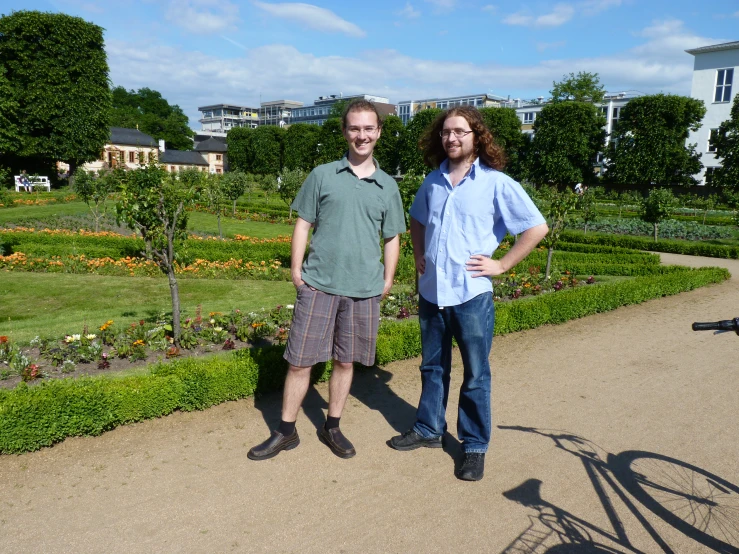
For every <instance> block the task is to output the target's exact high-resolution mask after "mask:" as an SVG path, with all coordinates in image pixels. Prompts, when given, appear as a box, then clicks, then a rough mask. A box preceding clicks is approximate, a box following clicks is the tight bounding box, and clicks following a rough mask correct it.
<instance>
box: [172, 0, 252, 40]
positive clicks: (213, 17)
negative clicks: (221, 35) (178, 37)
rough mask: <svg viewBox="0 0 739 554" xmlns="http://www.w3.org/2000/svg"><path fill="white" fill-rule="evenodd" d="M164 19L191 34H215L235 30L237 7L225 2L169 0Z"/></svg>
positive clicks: (216, 0)
mask: <svg viewBox="0 0 739 554" xmlns="http://www.w3.org/2000/svg"><path fill="white" fill-rule="evenodd" d="M165 17H166V19H167V21H171V22H172V23H174V24H175V25H177V26H179V27H182V28H183V29H185V30H186V31H189V32H191V33H196V34H208V33H216V32H219V31H223V30H226V29H234V28H235V26H236V23H238V22H239V7H238V6H236V5H235V4H232V3H230V2H228V1H226V0H170V2H169V4H168V6H167V10H166V13H165Z"/></svg>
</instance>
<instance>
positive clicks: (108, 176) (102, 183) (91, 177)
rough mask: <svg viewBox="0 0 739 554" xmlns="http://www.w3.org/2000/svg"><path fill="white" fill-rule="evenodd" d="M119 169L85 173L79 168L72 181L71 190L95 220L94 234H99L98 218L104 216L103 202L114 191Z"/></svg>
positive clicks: (118, 179) (118, 177)
mask: <svg viewBox="0 0 739 554" xmlns="http://www.w3.org/2000/svg"><path fill="white" fill-rule="evenodd" d="M122 171H123V170H121V169H112V170H102V171H99V172H97V173H96V172H94V171H85V170H84V169H82V168H79V169H78V170H77V171H76V172H75V174H74V177H73V179H72V190H74V192H75V194H76V195H77V196H79V198H80V199H81V200H82V201H83V202H84V203H85V204H87V207H88V208H90V211H91V212H92V217H93V218H94V219H95V232H96V233H98V232H100V218H101V217H103V215H105V209H106V208H105V202H106V201H107V200H108V197H109V196H110V195H111V194H112V193H114V192H115V191H116V189H117V188H118V183H119V182H120V177H121V172H122Z"/></svg>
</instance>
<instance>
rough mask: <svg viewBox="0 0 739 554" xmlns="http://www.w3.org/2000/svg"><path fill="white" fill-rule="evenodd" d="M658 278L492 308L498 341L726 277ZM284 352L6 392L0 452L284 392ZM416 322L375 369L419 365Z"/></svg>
mask: <svg viewBox="0 0 739 554" xmlns="http://www.w3.org/2000/svg"><path fill="white" fill-rule="evenodd" d="M668 269H669V271H668V272H667V274H665V275H654V276H648V277H637V278H634V279H631V280H628V281H618V282H613V283H604V284H602V285H592V286H587V287H586V286H583V287H578V288H575V289H568V290H563V291H560V292H557V293H550V294H544V295H541V296H536V297H533V298H531V299H524V300H517V301H515V302H503V303H499V304H498V305H497V307H496V319H495V332H496V334H498V335H502V334H506V333H511V332H514V331H520V330H524V329H532V328H534V327H538V326H540V325H545V324H554V323H562V322H565V321H568V320H570V319H575V318H579V317H584V316H587V315H591V314H594V313H599V312H605V311H608V310H613V309H615V308H618V307H619V306H623V305H627V304H636V303H639V302H644V301H646V300H650V299H652V298H659V297H661V296H667V295H671V294H677V293H679V292H683V291H687V290H692V289H695V288H698V287H701V286H704V285H707V284H710V283H718V282H721V281H723V280H726V279H728V278H729V276H730V275H729V272H728V271H727V270H725V269H722V268H700V269H689V268H683V267H671V268H668ZM283 351H284V347H281V346H272V347H267V348H253V349H244V350H239V351H236V352H233V353H231V354H229V355H225V356H215V357H210V358H205V359H203V358H189V359H184V360H177V361H174V362H171V363H168V364H158V365H155V366H153V367H152V369H151V372H150V373H149V374H148V375H135V376H126V377H119V378H116V377H95V378H90V377H88V378H81V379H59V380H52V381H47V382H43V383H41V384H39V385H37V386H33V387H28V386H27V385H26V384H25V383H21V384H19V385H17V386H16V388H15V389H13V390H6V389H0V453H6V454H7V453H20V452H28V451H32V450H37V449H39V448H41V447H43V446H50V445H52V444H54V443H55V442H58V441H61V440H63V439H64V438H66V437H70V436H80V435H97V434H100V433H102V432H104V431H106V430H109V429H113V428H114V427H116V426H118V425H124V424H127V423H132V422H135V421H141V420H144V419H150V418H154V417H160V416H163V415H167V414H169V413H172V412H173V411H175V410H196V409H203V408H207V407H208V406H212V405H214V404H218V403H220V402H224V401H226V400H235V399H238V398H244V397H246V396H250V395H252V394H260V393H262V392H267V391H270V390H275V389H278V388H280V387H281V386H282V383H283V381H284V376H285V372H286V369H287V364H286V362H285V361H284V360H283V359H282V353H283ZM420 352H421V344H420V330H419V326H418V322H417V321H413V320H405V321H400V322H389V321H386V322H383V323H382V325H381V326H380V332H379V335H378V340H377V363H378V364H379V365H385V364H387V363H389V362H391V361H394V360H399V359H406V358H410V357H414V356H418V355H419V354H420ZM329 372H330V364H328V363H326V364H318V365H317V366H316V367H315V368H314V373H313V376H314V379H316V380H325V379H326V378H327V377H328V375H329Z"/></svg>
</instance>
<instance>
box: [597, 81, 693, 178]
mask: <svg viewBox="0 0 739 554" xmlns="http://www.w3.org/2000/svg"><path fill="white" fill-rule="evenodd" d="M705 113H706V108H705V106H704V105H703V101H702V100H697V99H695V98H689V97H687V96H678V95H675V94H654V95H650V96H641V97H639V98H634V99H633V100H631V101H630V102H629V103H628V104H626V105H625V106H624V107H623V109H622V110H621V116H620V118H619V121H618V123H617V124H616V128H615V130H614V132H613V133H612V134H611V142H610V144H609V145H608V151H607V158H608V162H607V165H606V171H607V173H606V178H607V179H608V180H609V181H612V182H615V183H622V184H629V185H642V186H645V187H650V186H652V185H693V184H696V180H695V178H694V177H693V175H695V174H696V173H698V172H699V171H700V169H701V163H700V157H699V155H698V153H697V152H696V150H695V145H694V144H688V145H686V140H687V138H688V135H689V134H690V132H691V131H696V130H697V129H698V128H699V127H700V125H701V120H702V119H703V116H704V115H705Z"/></svg>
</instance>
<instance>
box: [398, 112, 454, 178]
mask: <svg viewBox="0 0 739 554" xmlns="http://www.w3.org/2000/svg"><path fill="white" fill-rule="evenodd" d="M442 111H443V110H440V109H438V108H429V109H427V110H421V111H419V112H418V113H416V114H415V115H414V116H413V119H411V120H410V121H409V122H408V125H406V128H405V134H404V135H403V139H402V141H401V144H400V171H401V172H402V173H408V172H413V173H414V174H416V175H425V174H426V173H428V171H429V168H428V167H426V164H425V163H424V161H423V152H421V150H420V148H419V147H418V141H419V140H420V139H421V137H422V136H423V133H424V132H425V131H426V128H427V127H429V126H430V125H431V124H432V123H433V122H434V119H436V117H437V116H438V115H439V114H440V113H441V112H442Z"/></svg>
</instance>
